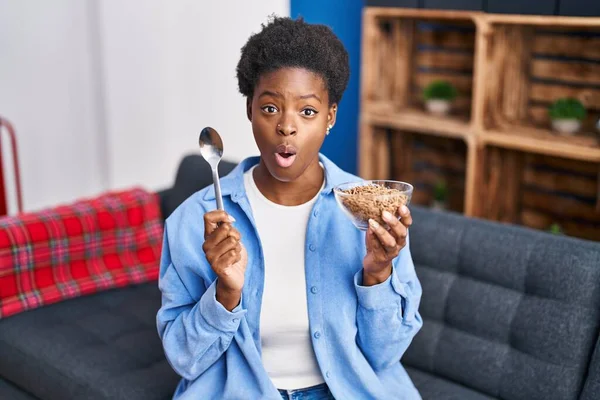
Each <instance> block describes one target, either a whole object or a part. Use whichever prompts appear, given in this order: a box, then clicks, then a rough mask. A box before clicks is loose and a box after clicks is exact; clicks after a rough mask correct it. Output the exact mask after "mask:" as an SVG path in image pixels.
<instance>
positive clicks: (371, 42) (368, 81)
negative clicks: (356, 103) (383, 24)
mask: <svg viewBox="0 0 600 400" xmlns="http://www.w3.org/2000/svg"><path fill="white" fill-rule="evenodd" d="M379 34H380V33H379V30H378V25H377V22H376V19H375V16H374V15H373V14H372V13H369V12H365V13H364V14H363V32H362V50H361V51H362V57H361V71H360V74H361V93H360V97H361V103H363V104H364V103H366V102H367V101H370V100H375V99H376V98H377V95H378V93H377V80H378V76H377V74H378V73H379V60H380V57H379V54H378V50H377V43H378V40H379Z"/></svg>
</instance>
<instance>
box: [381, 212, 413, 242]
mask: <svg viewBox="0 0 600 400" xmlns="http://www.w3.org/2000/svg"><path fill="white" fill-rule="evenodd" d="M400 215H402V214H400ZM405 215H406V214H405ZM382 218H383V220H384V221H385V222H386V223H387V224H388V225H389V227H390V231H389V233H390V235H392V236H393V237H394V240H395V241H396V244H400V245H402V246H404V243H405V241H406V236H407V235H408V227H407V226H405V225H404V224H403V223H402V222H400V221H398V218H397V217H394V216H393V215H392V214H391V213H389V212H387V211H384V212H383V214H382ZM402 218H403V219H404V217H402ZM408 218H410V212H409V213H408ZM411 223H412V221H411Z"/></svg>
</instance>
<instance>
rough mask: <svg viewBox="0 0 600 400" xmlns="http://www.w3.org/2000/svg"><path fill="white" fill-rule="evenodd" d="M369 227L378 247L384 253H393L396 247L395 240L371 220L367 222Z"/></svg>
mask: <svg viewBox="0 0 600 400" xmlns="http://www.w3.org/2000/svg"><path fill="white" fill-rule="evenodd" d="M392 219H393V218H392ZM369 226H370V230H372V231H373V234H374V236H375V238H376V239H378V242H379V243H380V246H381V247H383V249H384V250H385V251H386V252H388V253H393V252H394V251H395V250H396V247H397V246H398V243H397V242H396V239H395V238H394V237H393V236H392V235H391V234H390V233H389V232H388V231H387V230H385V229H384V227H383V226H381V225H379V224H378V223H377V221H375V220H373V219H370V220H369Z"/></svg>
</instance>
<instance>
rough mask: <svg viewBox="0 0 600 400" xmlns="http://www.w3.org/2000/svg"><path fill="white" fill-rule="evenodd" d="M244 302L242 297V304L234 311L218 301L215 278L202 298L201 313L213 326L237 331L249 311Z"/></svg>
mask: <svg viewBox="0 0 600 400" xmlns="http://www.w3.org/2000/svg"><path fill="white" fill-rule="evenodd" d="M242 304H243V301H242V300H241V299H240V304H239V305H238V306H237V307H235V308H234V309H233V310H232V311H229V310H227V309H226V308H225V307H223V305H222V304H221V303H219V302H218V301H217V281H216V280H215V281H214V282H213V283H212V284H211V285H210V286H209V287H208V289H206V292H205V293H204V295H203V296H202V298H200V313H201V314H202V316H203V317H204V319H205V320H206V322H207V323H208V324H209V325H211V326H212V327H213V328H215V329H217V330H220V331H222V332H235V331H237V329H238V327H239V325H240V321H241V319H242V318H243V317H244V315H245V314H246V312H247V310H245V309H244V308H243V307H242Z"/></svg>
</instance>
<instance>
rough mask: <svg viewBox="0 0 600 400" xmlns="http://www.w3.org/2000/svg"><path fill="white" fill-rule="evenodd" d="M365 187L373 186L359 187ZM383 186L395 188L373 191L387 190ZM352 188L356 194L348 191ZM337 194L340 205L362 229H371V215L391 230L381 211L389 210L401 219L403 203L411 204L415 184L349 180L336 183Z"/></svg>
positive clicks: (335, 191) (334, 191)
mask: <svg viewBox="0 0 600 400" xmlns="http://www.w3.org/2000/svg"><path fill="white" fill-rule="evenodd" d="M365 186H366V187H371V188H368V189H366V188H365V189H360V188H359V187H365ZM357 188H358V189H357ZM381 188H387V189H395V190H394V191H387V192H388V193H386V194H376V193H370V192H375V191H383V190H384V189H381ZM352 189H354V192H355V193H348V191H349V190H352ZM333 193H334V194H335V199H336V201H337V204H338V206H339V207H340V208H341V209H342V211H344V214H346V215H347V216H348V218H350V220H351V221H352V223H353V224H354V226H356V227H357V228H358V229H360V230H363V231H366V230H367V229H369V218H372V219H374V220H375V221H377V222H378V223H379V224H381V225H382V226H383V227H384V228H386V229H389V226H388V225H387V224H386V223H385V222H384V221H383V219H382V217H381V214H382V213H383V211H384V210H386V211H389V212H390V213H391V214H392V215H395V216H397V217H398V219H400V216H399V214H398V208H399V207H400V206H401V205H402V204H404V205H406V206H408V205H409V204H410V200H411V198H412V193H413V186H412V185H411V184H410V183H406V182H399V181H389V180H373V181H360V182H348V183H344V184H341V185H338V186H336V187H335V188H334V189H333Z"/></svg>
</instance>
